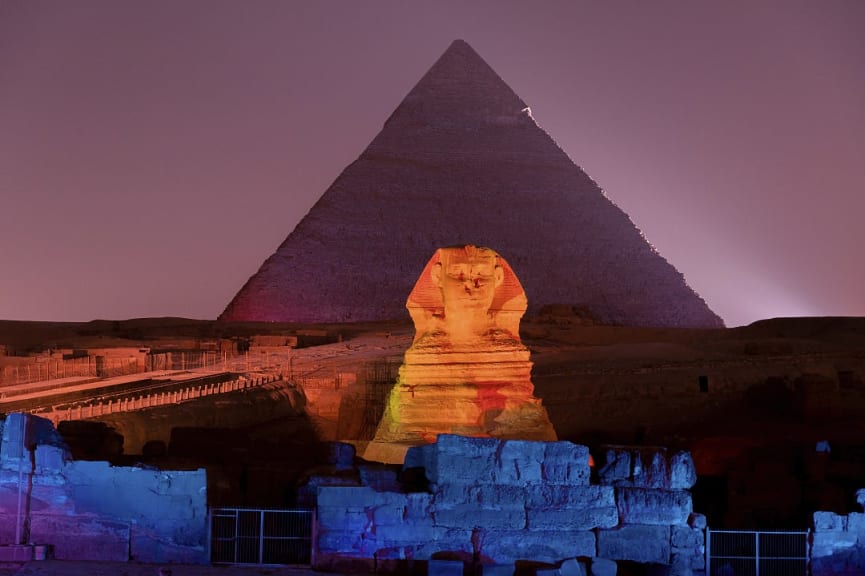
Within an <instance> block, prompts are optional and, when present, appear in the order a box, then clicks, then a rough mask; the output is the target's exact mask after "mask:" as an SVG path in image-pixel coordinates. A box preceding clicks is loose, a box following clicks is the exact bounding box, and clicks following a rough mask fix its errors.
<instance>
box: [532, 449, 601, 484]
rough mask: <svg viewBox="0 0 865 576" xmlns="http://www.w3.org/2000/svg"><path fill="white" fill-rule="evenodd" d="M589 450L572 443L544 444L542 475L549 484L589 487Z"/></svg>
mask: <svg viewBox="0 0 865 576" xmlns="http://www.w3.org/2000/svg"><path fill="white" fill-rule="evenodd" d="M589 458H590V455H589V449H588V447H586V446H581V445H579V444H574V443H572V442H546V443H544V459H543V464H542V474H543V479H544V482H545V483H547V484H568V485H572V486H578V485H588V483H589V478H590V476H591V468H590V467H589Z"/></svg>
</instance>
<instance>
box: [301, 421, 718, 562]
mask: <svg viewBox="0 0 865 576" xmlns="http://www.w3.org/2000/svg"><path fill="white" fill-rule="evenodd" d="M637 452H638V453H639V454H638V455H639V458H635V457H634V456H635V454H636V453H637ZM638 461H639V462H640V465H639V466H635V463H637V462H638ZM643 462H648V463H650V464H649V467H648V468H649V471H650V473H645V470H646V469H645V467H644V466H643V465H642V463H643ZM606 464H609V465H610V466H609V469H608V470H607V471H606V472H605V473H604V474H601V473H600V472H599V474H598V477H599V482H596V483H592V482H591V477H592V474H591V469H590V455H589V450H588V448H587V447H585V446H580V445H577V444H573V443H571V442H530V441H519V440H498V439H494V438H469V437H463V436H456V435H447V434H444V435H440V436H439V437H438V440H437V442H436V443H435V444H429V445H425V446H421V447H415V448H410V449H409V450H408V453H407V455H406V461H405V464H404V465H403V476H404V477H408V476H414V477H417V476H418V475H420V474H422V475H423V477H424V479H425V480H426V481H427V482H428V488H426V489H423V490H421V491H415V492H412V491H410V489H411V487H410V486H408V485H406V486H403V488H402V489H394V488H393V487H392V486H389V487H387V488H381V487H379V486H376V485H356V486H333V485H325V484H324V483H320V484H319V486H318V489H317V506H318V520H317V521H318V524H317V529H316V534H317V537H316V541H315V542H314V549H315V552H314V558H315V562H314V567H315V568H316V569H320V570H334V569H341V570H345V569H357V568H367V569H370V568H371V569H375V570H377V571H382V572H384V571H389V570H404V569H406V568H412V569H415V568H416V566H414V565H415V564H417V563H430V562H431V561H433V560H445V559H446V560H449V561H457V560H458V561H460V562H462V563H464V564H465V566H466V568H467V569H469V568H470V569H475V570H479V571H480V573H482V574H487V573H495V574H496V575H497V576H501V575H503V574H504V573H508V574H512V573H513V571H514V566H515V565H516V563H518V562H537V563H545V564H546V565H549V566H553V567H554V568H551V569H552V570H556V571H557V573H558V574H559V575H560V576H573V575H577V574H597V575H601V574H605V575H606V574H612V573H614V572H615V562H616V561H620V560H625V561H631V562H639V563H645V564H657V565H662V566H664V567H665V569H666V570H667V573H669V574H672V575H676V576H685V575H688V574H692V572H693V570H695V569H696V570H700V569H702V567H703V554H704V549H703V547H704V542H705V540H704V529H705V521H704V520H702V521H701V518H703V517H702V516H701V515H695V514H693V511H692V504H691V495H690V493H689V492H688V489H689V488H691V486H692V485H693V482H694V481H695V480H696V475H695V474H693V462H692V461H691V458H690V455H689V454H688V453H687V452H676V453H672V454H670V453H668V452H667V450H666V449H664V448H656V449H648V448H632V447H608V448H607V455H606V460H605V465H606ZM359 477H363V475H359ZM367 477H373V476H371V475H367ZM435 566H436V568H435V571H436V573H442V574H444V573H445V571H447V573H450V570H455V568H453V566H452V565H450V564H449V565H444V564H441V565H440V564H439V563H438V562H437V563H436V564H435ZM428 568H429V574H432V573H433V572H434V570H433V564H429V566H428Z"/></svg>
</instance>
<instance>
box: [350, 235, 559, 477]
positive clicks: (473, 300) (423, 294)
mask: <svg viewBox="0 0 865 576" xmlns="http://www.w3.org/2000/svg"><path fill="white" fill-rule="evenodd" d="M527 305H528V301H527V299H526V295H525V291H524V290H523V287H522V285H521V284H520V282H519V280H518V279H517V277H516V275H515V274H514V272H513V270H512V269H511V267H510V265H509V264H508V263H507V261H505V259H504V258H502V257H501V256H500V255H499V254H497V253H496V252H495V251H494V250H492V249H490V248H481V247H477V246H473V245H466V246H453V247H448V248H439V249H438V250H437V251H436V252H435V254H433V256H432V258H430V260H429V262H428V263H427V265H426V266H425V267H424V270H423V272H422V273H421V276H420V278H419V279H418V281H417V283H416V284H415V286H414V289H413V290H412V291H411V293H410V294H409V297H408V301H407V303H406V308H408V311H409V314H410V315H411V318H412V321H413V322H414V326H415V337H414V341H413V343H412V345H411V346H410V347H409V349H408V350H407V351H406V353H405V358H404V360H403V364H402V366H401V367H400V370H399V378H398V380H397V383H396V384H395V385H394V387H393V389H392V390H391V392H390V394H389V396H388V399H387V404H386V406H385V410H384V415H383V416H382V419H381V422H380V423H379V426H378V429H377V430H376V434H375V438H374V439H373V440H372V442H370V444H369V445H368V446H367V447H366V450H365V451H364V453H363V457H364V458H365V459H367V460H371V461H377V462H387V463H401V462H403V459H404V457H405V452H406V451H407V450H408V448H409V447H411V446H418V445H422V444H426V443H431V442H435V440H436V438H437V436H438V435H439V434H459V435H463V436H482V437H495V438H501V439H523V440H543V441H554V440H556V434H555V431H554V430H553V426H552V424H551V423H550V421H549V417H548V416H547V413H546V410H545V409H544V408H543V406H542V404H541V401H540V399H538V398H535V397H534V385H533V384H532V381H531V369H532V363H531V361H530V360H529V350H528V349H527V348H526V347H525V346H524V345H523V344H522V342H521V340H520V335H519V325H520V320H521V319H522V316H523V314H525V311H526V308H527Z"/></svg>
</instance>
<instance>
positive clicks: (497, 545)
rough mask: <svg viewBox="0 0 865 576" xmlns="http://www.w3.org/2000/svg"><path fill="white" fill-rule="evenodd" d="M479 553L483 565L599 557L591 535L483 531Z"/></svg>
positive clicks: (555, 531) (560, 532)
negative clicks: (486, 562)
mask: <svg viewBox="0 0 865 576" xmlns="http://www.w3.org/2000/svg"><path fill="white" fill-rule="evenodd" d="M479 541H480V546H479V552H480V556H481V558H483V559H484V561H490V562H496V563H500V562H504V563H510V562H516V561H517V560H532V561H536V562H549V563H555V562H559V561H560V560H561V559H562V558H576V557H578V556H594V555H596V554H597V549H596V544H595V534H594V533H592V532H590V531H587V530H586V531H568V530H549V531H537V532H533V531H528V530H514V531H498V530H495V531H494V530H490V531H484V532H483V534H482V535H481V537H480V538H479Z"/></svg>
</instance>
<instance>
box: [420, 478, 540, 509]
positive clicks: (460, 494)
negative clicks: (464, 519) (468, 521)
mask: <svg viewBox="0 0 865 576" xmlns="http://www.w3.org/2000/svg"><path fill="white" fill-rule="evenodd" d="M526 497H527V488H525V487H523V486H509V485H497V484H469V485H466V484H456V483H452V484H441V485H438V486H437V487H436V491H435V493H434V495H433V501H434V503H435V506H436V507H437V508H447V507H449V506H456V505H464V504H467V503H471V504H473V505H476V506H481V507H484V508H493V509H520V510H522V509H523V508H525V506H526Z"/></svg>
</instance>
